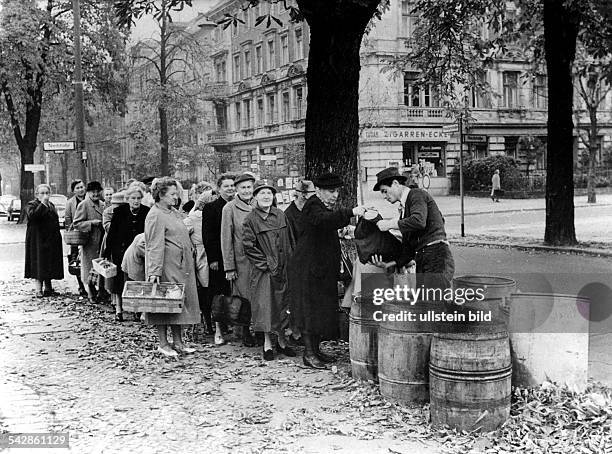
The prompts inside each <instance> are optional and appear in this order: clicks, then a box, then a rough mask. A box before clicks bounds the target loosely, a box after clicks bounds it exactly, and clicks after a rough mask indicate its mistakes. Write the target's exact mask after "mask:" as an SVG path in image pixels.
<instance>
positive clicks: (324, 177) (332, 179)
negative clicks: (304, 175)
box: [314, 172, 344, 189]
mask: <svg viewBox="0 0 612 454" xmlns="http://www.w3.org/2000/svg"><path fill="white" fill-rule="evenodd" d="M314 185H315V186H316V187H317V188H321V189H335V188H339V187H341V186H344V181H342V178H340V175H338V174H335V173H331V172H326V173H323V174H321V175H319V176H318V177H317V178H315V179H314Z"/></svg>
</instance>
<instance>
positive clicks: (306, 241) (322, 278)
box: [289, 173, 365, 369]
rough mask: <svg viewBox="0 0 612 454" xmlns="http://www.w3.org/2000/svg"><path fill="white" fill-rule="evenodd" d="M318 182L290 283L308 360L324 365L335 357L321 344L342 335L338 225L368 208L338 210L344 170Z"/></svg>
mask: <svg viewBox="0 0 612 454" xmlns="http://www.w3.org/2000/svg"><path fill="white" fill-rule="evenodd" d="M314 185H315V190H316V194H315V195H313V196H312V197H310V198H309V199H308V200H307V201H306V203H305V204H304V208H303V209H302V219H303V224H302V225H303V228H304V230H303V233H302V236H301V237H300V238H299V240H298V242H297V246H296V248H295V251H294V253H293V256H292V259H291V261H290V266H289V285H290V292H291V303H292V311H291V315H292V318H293V323H294V324H295V325H296V326H297V328H298V329H299V330H300V332H301V333H302V337H303V339H304V346H305V349H304V358H303V361H304V364H305V365H306V366H309V367H313V368H315V369H323V368H325V363H326V362H333V361H335V359H334V358H333V357H331V356H329V355H326V354H325V353H323V352H321V350H320V348H319V343H320V342H321V339H322V338H326V339H335V338H336V337H337V334H338V278H339V275H340V241H339V239H338V229H341V228H342V227H346V226H347V225H348V224H349V222H350V220H351V217H352V216H354V215H360V216H362V215H363V213H365V208H364V207H360V206H358V207H355V208H353V209H352V210H351V209H347V208H338V209H335V205H336V201H337V200H338V195H339V188H340V187H341V186H343V185H344V183H343V181H342V178H340V176H339V175H336V174H334V173H325V174H323V175H321V176H319V177H318V178H316V179H315V180H314Z"/></svg>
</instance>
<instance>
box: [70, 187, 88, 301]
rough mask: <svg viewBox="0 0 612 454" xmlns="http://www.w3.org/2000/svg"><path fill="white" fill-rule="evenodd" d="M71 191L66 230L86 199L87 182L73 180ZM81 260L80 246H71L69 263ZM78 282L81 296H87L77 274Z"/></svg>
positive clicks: (74, 263)
mask: <svg viewBox="0 0 612 454" xmlns="http://www.w3.org/2000/svg"><path fill="white" fill-rule="evenodd" d="M70 192H72V193H73V194H74V195H73V196H72V197H70V198H69V199H68V202H67V203H66V214H65V215H64V224H65V226H66V230H69V229H70V228H71V227H72V223H73V219H74V215H75V213H76V209H77V207H78V206H79V203H81V202H82V201H83V200H85V193H86V191H85V183H83V180H72V182H71V183H70ZM78 260H79V247H78V246H76V245H72V246H70V254H69V255H68V263H69V264H73V265H75V266H78V265H76V263H78ZM76 279H77V282H78V284H79V293H80V294H81V296H87V291H86V290H85V286H84V285H83V281H82V280H81V276H80V275H77V276H76Z"/></svg>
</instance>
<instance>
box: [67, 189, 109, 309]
mask: <svg viewBox="0 0 612 454" xmlns="http://www.w3.org/2000/svg"><path fill="white" fill-rule="evenodd" d="M86 189H87V195H86V196H85V200H83V201H82V202H81V203H80V204H79V206H78V207H77V209H76V213H75V215H74V228H75V229H76V230H79V231H81V232H85V233H87V234H88V239H87V243H85V244H83V245H81V246H79V250H80V253H81V279H82V280H83V281H84V282H87V287H86V290H87V296H88V297H89V300H90V301H91V302H97V301H99V300H98V296H97V292H98V289H97V288H96V287H97V283H96V282H92V281H91V280H90V279H89V275H90V273H91V270H92V264H91V261H92V260H93V259H96V258H98V256H99V254H100V246H101V245H102V238H103V236H104V229H103V227H102V213H103V211H104V205H103V203H102V201H101V199H102V185H101V184H100V183H99V182H98V181H90V182H89V183H87V188H86Z"/></svg>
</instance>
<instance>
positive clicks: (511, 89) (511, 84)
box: [504, 71, 519, 108]
mask: <svg viewBox="0 0 612 454" xmlns="http://www.w3.org/2000/svg"><path fill="white" fill-rule="evenodd" d="M518 80H519V72H518V71H506V72H504V106H505V107H510V108H512V107H519V90H518Z"/></svg>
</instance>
